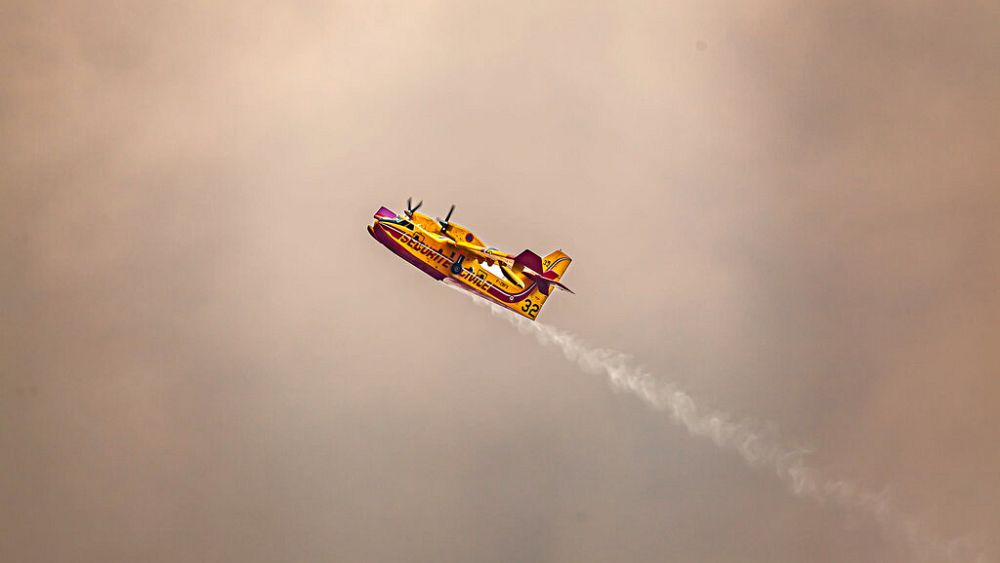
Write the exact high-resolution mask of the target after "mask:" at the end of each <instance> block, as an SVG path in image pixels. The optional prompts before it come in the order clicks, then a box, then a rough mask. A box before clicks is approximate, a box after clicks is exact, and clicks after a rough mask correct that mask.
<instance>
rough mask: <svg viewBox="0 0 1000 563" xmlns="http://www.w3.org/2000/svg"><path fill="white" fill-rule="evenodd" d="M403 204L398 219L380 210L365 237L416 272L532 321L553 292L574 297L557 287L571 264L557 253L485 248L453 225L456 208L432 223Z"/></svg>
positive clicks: (570, 259)
mask: <svg viewBox="0 0 1000 563" xmlns="http://www.w3.org/2000/svg"><path fill="white" fill-rule="evenodd" d="M421 205H423V202H422V201H421V202H419V203H417V205H416V206H414V205H413V202H412V200H411V199H407V200H406V210H405V211H404V212H403V214H401V215H398V214H396V213H395V212H394V211H392V210H390V209H388V208H385V207H380V208H379V210H378V211H376V212H375V216H374V221H373V222H372V224H371V225H368V233H369V234H371V235H372V237H374V238H375V240H377V241H379V242H380V243H382V244H383V245H385V247H386V248H388V249H389V250H391V251H392V252H393V253H394V254H396V255H397V256H399V257H400V258H402V259H403V260H406V261H407V262H409V263H410V264H412V265H413V266H415V267H416V268H417V269H419V270H420V271H422V272H424V273H425V274H427V275H429V276H431V277H432V278H434V279H436V280H438V281H441V280H445V279H449V278H450V279H452V280H454V281H455V282H456V283H457V284H458V286H459V287H461V288H463V289H465V290H467V291H469V292H471V293H472V294H474V295H477V296H479V297H482V298H484V299H486V300H488V301H492V302H493V303H496V304H498V305H500V306H502V307H505V308H507V309H510V310H511V311H514V312H515V313H517V314H519V315H521V316H523V317H526V318H528V319H531V320H534V319H535V318H536V317H537V316H538V312H539V311H540V310H541V308H542V305H544V304H545V301H546V299H548V298H549V295H550V294H551V293H552V288H553V287H558V288H559V289H562V290H565V291H569V292H570V293H573V291H572V290H571V289H570V288H568V287H566V286H565V285H564V284H563V283H562V282H561V281H560V278H562V276H563V274H565V273H566V268H568V267H569V264H570V262H572V260H573V259H572V258H570V257H569V256H567V255H566V254H565V253H564V252H563V251H561V250H556V251H555V252H552V253H551V254H549V255H547V256H544V257H543V256H539V255H538V254H535V253H534V252H532V251H530V250H524V251H522V252H521V253H520V254H517V255H516V256H515V255H512V254H508V253H506V252H502V251H500V250H497V249H495V248H491V247H487V246H486V244H485V243H483V241H482V240H480V239H479V237H477V236H476V235H474V234H473V233H472V232H471V231H469V230H468V229H466V228H465V227H463V226H462V225H459V224H457V223H452V222H451V214H452V213H453V212H454V211H455V206H454V205H452V206H451V209H450V210H449V211H448V214H447V215H446V216H445V218H444V219H441V218H437V219H434V218H431V217H430V216H428V215H424V214H423V213H418V212H417V210H418V209H420V206H421Z"/></svg>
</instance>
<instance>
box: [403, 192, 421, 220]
mask: <svg viewBox="0 0 1000 563" xmlns="http://www.w3.org/2000/svg"><path fill="white" fill-rule="evenodd" d="M423 204H424V201H423V200H420V201H419V202H417V206H416V207H413V198H409V197H408V198H406V216H407V217H409V218H411V219H412V218H413V214H414V213H416V212H417V210H418V209H420V206H421V205H423Z"/></svg>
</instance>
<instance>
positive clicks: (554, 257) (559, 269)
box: [542, 250, 573, 281]
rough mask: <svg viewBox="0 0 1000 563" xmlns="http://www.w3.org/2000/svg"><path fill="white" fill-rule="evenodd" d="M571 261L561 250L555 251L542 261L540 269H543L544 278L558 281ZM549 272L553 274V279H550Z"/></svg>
mask: <svg viewBox="0 0 1000 563" xmlns="http://www.w3.org/2000/svg"><path fill="white" fill-rule="evenodd" d="M572 261H573V259H572V258H570V257H569V256H567V255H566V253H565V252H563V251H562V250H556V251H555V252H553V253H552V254H549V255H548V256H546V257H545V258H543V259H542V267H543V268H544V269H545V272H544V273H545V274H546V276H545V277H547V278H549V279H552V280H556V281H558V280H559V278H561V277H562V276H563V274H564V273H566V268H569V263H570V262H572ZM550 272H552V273H554V274H555V277H552V275H551V274H550Z"/></svg>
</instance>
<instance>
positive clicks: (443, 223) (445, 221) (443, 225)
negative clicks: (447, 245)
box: [438, 203, 455, 233]
mask: <svg viewBox="0 0 1000 563" xmlns="http://www.w3.org/2000/svg"><path fill="white" fill-rule="evenodd" d="M453 211H455V204H454V203H453V204H451V209H449V210H448V214H447V215H445V216H444V219H441V218H440V217H438V223H440V224H441V232H442V233H447V232H448V229H449V228H451V225H450V224H449V223H448V221H449V220H451V214H452V212H453Z"/></svg>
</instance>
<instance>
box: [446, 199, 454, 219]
mask: <svg viewBox="0 0 1000 563" xmlns="http://www.w3.org/2000/svg"><path fill="white" fill-rule="evenodd" d="M453 211H455V204H454V203H453V204H451V209H449V210H448V214H447V215H445V217H444V222H445V223H447V222H448V221H451V214H452V212H453Z"/></svg>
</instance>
